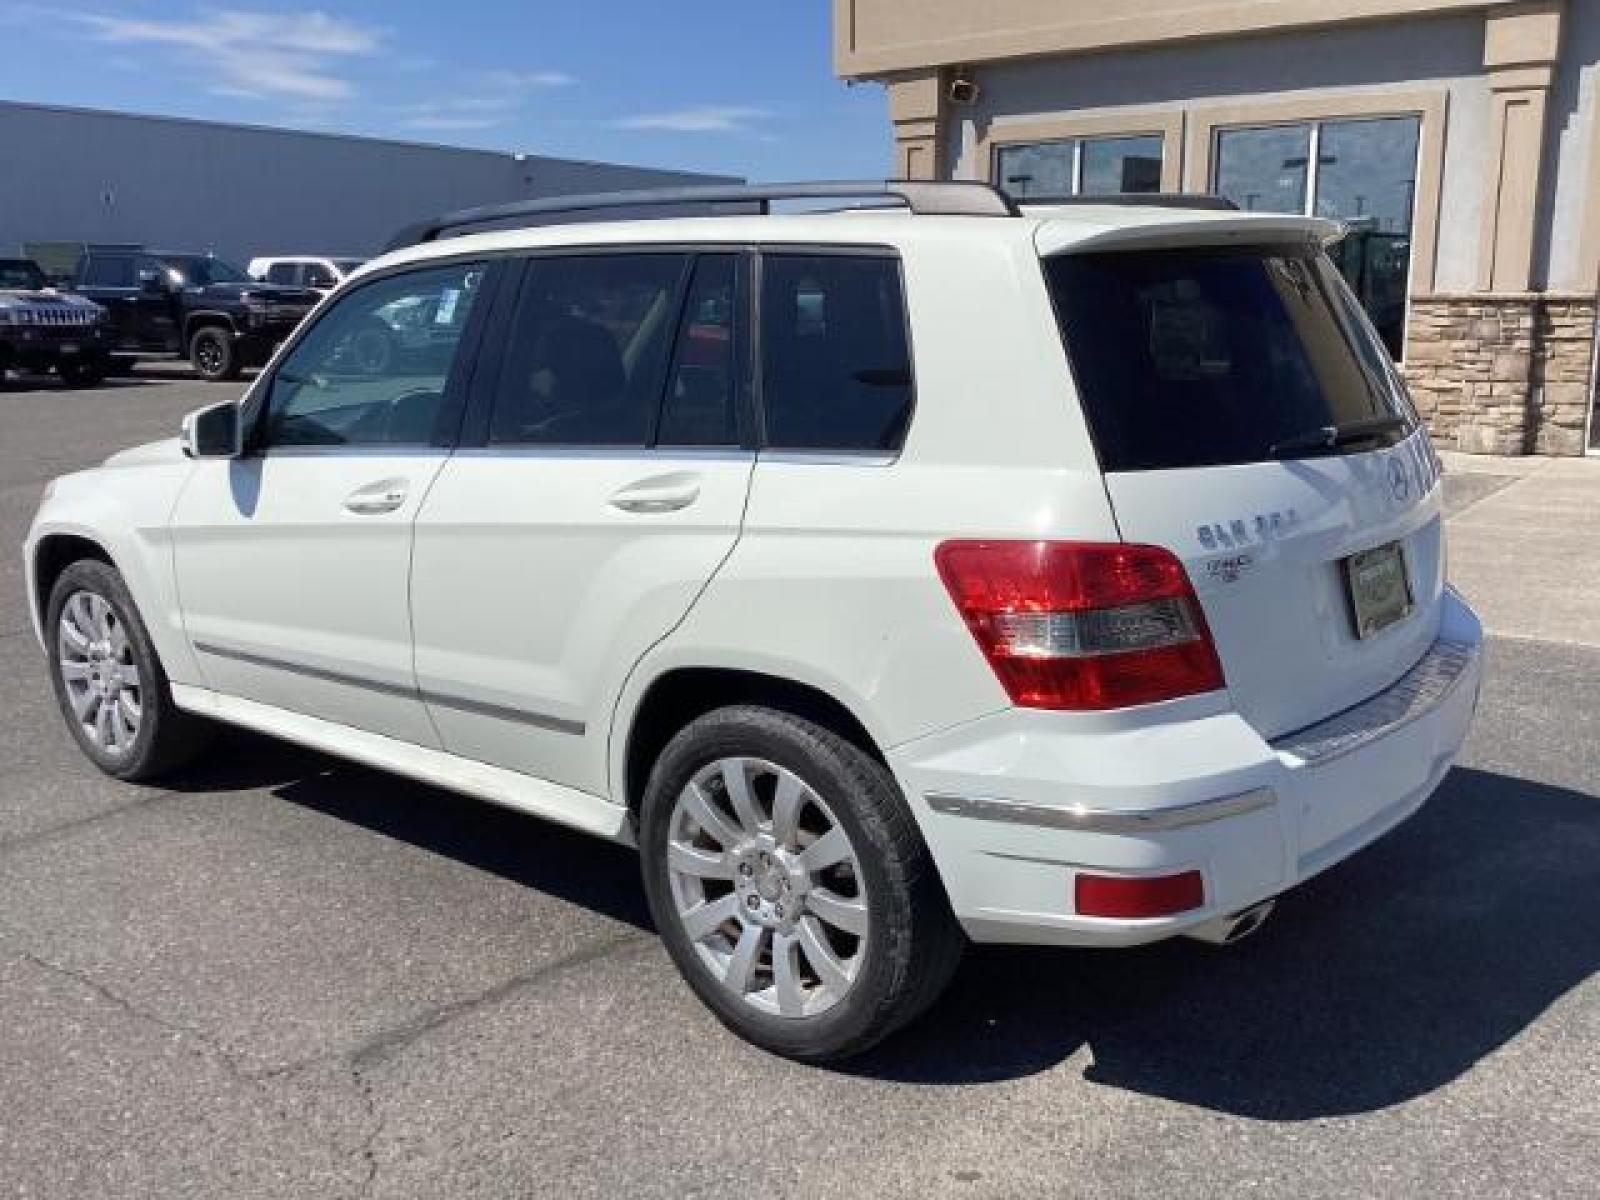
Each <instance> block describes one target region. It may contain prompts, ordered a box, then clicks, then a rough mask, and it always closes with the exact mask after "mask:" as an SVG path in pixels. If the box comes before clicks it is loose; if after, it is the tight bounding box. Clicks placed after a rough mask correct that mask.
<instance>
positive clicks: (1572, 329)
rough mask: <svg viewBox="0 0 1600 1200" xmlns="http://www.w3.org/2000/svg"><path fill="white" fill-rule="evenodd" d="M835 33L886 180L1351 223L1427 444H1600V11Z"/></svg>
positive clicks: (1459, 8) (1205, 1)
mask: <svg viewBox="0 0 1600 1200" xmlns="http://www.w3.org/2000/svg"><path fill="white" fill-rule="evenodd" d="M834 26H835V27H834V50H835V64H836V67H837V69H838V71H839V73H840V74H841V75H842V76H845V77H846V78H850V79H856V80H876V81H880V82H882V83H883V84H885V85H886V87H887V89H888V94H889V109H890V117H891V120H892V122H893V126H894V153H895V162H896V166H897V170H898V172H899V173H901V174H904V175H907V176H911V177H915V178H957V179H988V180H991V181H993V182H995V183H997V184H999V185H1000V186H1001V187H1004V188H1006V189H1007V190H1008V191H1010V192H1012V193H1013V194H1015V195H1017V196H1019V197H1022V198H1026V197H1029V196H1032V197H1036V198H1042V197H1047V196H1056V195H1071V194H1079V195H1082V194H1091V193H1094V192H1096V191H1157V190H1173V191H1175V190H1184V191H1216V192H1221V193H1223V194H1225V195H1227V196H1229V197H1230V198H1231V199H1233V200H1234V201H1235V202H1236V203H1237V204H1238V205H1239V206H1240V207H1241V208H1250V209H1259V210H1268V211H1292V212H1314V213H1320V214H1323V215H1328V216H1336V217H1341V218H1344V219H1346V220H1347V221H1349V222H1350V224H1351V230H1352V233H1351V236H1350V237H1349V238H1347V239H1346V241H1345V243H1344V244H1343V245H1342V246H1341V247H1339V249H1338V251H1337V257H1338V259H1339V262H1340V266H1341V267H1342V268H1343V269H1344V271H1345V274H1346V276H1347V277H1348V278H1349V279H1350V280H1351V282H1352V285H1353V286H1355V288H1356V290H1357V292H1358V293H1359V294H1360V295H1361V297H1362V299H1363V302H1364V303H1366V305H1367V307H1368V310H1369V312H1371V314H1372V316H1373V318H1374V321H1375V322H1376V324H1377V325H1378V327H1379V329H1380V331H1381V332H1383V334H1384V337H1385V340H1386V341H1387V342H1388V343H1389V345H1390V347H1391V349H1392V350H1393V352H1394V353H1395V354H1396V356H1397V357H1398V358H1400V359H1401V360H1402V362H1403V363H1404V369H1405V374H1406V376H1407V378H1408V379H1409V381H1410V383H1411V388H1412V393H1413V395H1414V396H1415V397H1416V400H1417V403H1418V406H1419V407H1420V408H1422V409H1423V411H1424V413H1425V415H1426V416H1427V417H1428V419H1429V421H1430V424H1431V426H1432V428H1433V431H1434V434H1435V436H1436V437H1437V439H1438V440H1439V442H1440V443H1441V444H1442V445H1446V446H1453V447H1458V448H1460V449H1463V450H1471V451H1480V452H1497V453H1512V454H1516V453H1548V454H1580V453H1583V452H1584V450H1585V449H1586V448H1588V447H1591V446H1595V447H1600V420H1597V419H1596V417H1595V414H1594V369H1593V368H1594V358H1595V318H1596V290H1597V281H1600V115H1597V105H1600V96H1597V94H1596V89H1597V86H1600V0H1535V2H1533V3H1487V2H1485V0H1434V2H1433V3H1423V2H1420V0H1137V2H1132V0H1124V2H1122V3H1117V2H1116V0H1110V2H1107V0H984V2H982V3H978V2H975V0H834Z"/></svg>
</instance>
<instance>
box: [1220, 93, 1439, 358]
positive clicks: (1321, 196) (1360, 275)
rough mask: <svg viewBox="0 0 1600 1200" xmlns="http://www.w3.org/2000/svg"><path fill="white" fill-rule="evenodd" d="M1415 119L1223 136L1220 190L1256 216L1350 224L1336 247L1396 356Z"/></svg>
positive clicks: (1402, 317)
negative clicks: (1285, 215)
mask: <svg viewBox="0 0 1600 1200" xmlns="http://www.w3.org/2000/svg"><path fill="white" fill-rule="evenodd" d="M1420 134H1421V122H1420V121H1419V120H1418V118H1416V117H1377V118H1371V119H1358V120H1348V121H1307V122H1303V123H1300V124H1295V125H1273V126H1265V127H1261V128H1246V129H1224V130H1221V131H1219V132H1218V134H1217V155H1216V164H1217V165H1216V180H1215V186H1216V189H1217V191H1218V192H1220V193H1221V194H1222V195H1224V196H1227V197H1228V198H1229V199H1230V200H1232V201H1233V202H1234V203H1235V204H1237V205H1238V206H1239V207H1240V208H1242V209H1245V210H1247V211H1253V212H1289V213H1307V214H1313V213H1314V214H1315V215H1317V216H1322V217H1334V218H1337V219H1339V220H1342V221H1345V222H1347V223H1348V225H1349V227H1350V232H1349V236H1347V237H1346V238H1345V239H1344V240H1343V241H1342V242H1340V243H1339V244H1338V245H1337V246H1335V247H1333V249H1332V252H1331V253H1332V257H1333V260H1334V262H1336V263H1337V264H1338V265H1339V269H1340V271H1342V272H1343V273H1344V276H1345V278H1346V279H1348V280H1349V281H1350V286H1351V287H1352V288H1353V289H1354V290H1355V293H1356V295H1357V296H1358V297H1360V299H1361V303H1362V305H1363V306H1364V307H1365V308H1366V310H1367V313H1368V315H1369V316H1370V317H1371V318H1372V322H1373V324H1374V325H1376V326H1377V328H1378V332H1379V333H1380V334H1381V335H1382V337H1383V341H1384V344H1385V345H1386V346H1387V347H1388V348H1389V352H1390V353H1391V354H1393V355H1394V356H1395V358H1399V357H1400V354H1401V350H1402V349H1403V346H1404V342H1405V323H1406V291H1407V285H1408V283H1409V280H1410V274H1411V220H1412V208H1413V204H1414V199H1415V192H1416V182H1417V146H1418V141H1419V137H1420Z"/></svg>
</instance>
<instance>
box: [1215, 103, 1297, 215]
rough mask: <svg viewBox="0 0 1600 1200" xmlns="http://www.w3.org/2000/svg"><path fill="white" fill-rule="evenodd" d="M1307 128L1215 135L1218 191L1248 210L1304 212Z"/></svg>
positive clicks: (1277, 127) (1230, 131) (1281, 127)
mask: <svg viewBox="0 0 1600 1200" xmlns="http://www.w3.org/2000/svg"><path fill="white" fill-rule="evenodd" d="M1310 161H1311V127H1310V126H1309V125H1275V126H1268V127H1266V128H1262V129H1224V130H1223V131H1222V132H1220V133H1218V134H1217V167H1216V188H1217V192H1218V194H1220V195H1223V196H1226V197H1227V198H1228V199H1229V200H1232V201H1233V202H1234V203H1235V204H1237V205H1238V206H1239V207H1240V208H1242V209H1244V210H1245V211H1246V212H1280V213H1303V212H1305V211H1306V183H1307V180H1308V179H1309V178H1310V172H1309V170H1308V169H1307V168H1308V164H1309V163H1310Z"/></svg>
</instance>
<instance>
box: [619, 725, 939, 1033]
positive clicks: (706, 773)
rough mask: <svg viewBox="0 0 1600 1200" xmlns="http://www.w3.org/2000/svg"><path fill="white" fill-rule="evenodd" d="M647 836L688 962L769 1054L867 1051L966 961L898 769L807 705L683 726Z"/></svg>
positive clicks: (693, 977)
mask: <svg viewBox="0 0 1600 1200" xmlns="http://www.w3.org/2000/svg"><path fill="white" fill-rule="evenodd" d="M639 841H640V850H641V858H642V867H643V871H644V882H645V891H646V893H647V895H648V897H649V901H650V910H651V914H652V915H653V916H654V918H655V922H656V927H657V928H658V929H660V931H661V936H662V939H663V941H664V942H665V943H666V947H667V951H668V953H670V954H671V956H672V959H673V962H674V963H675V964H676V965H677V967H678V970H679V971H680V972H682V974H683V976H684V978H685V979H686V980H687V982H688V983H689V986H690V987H691V988H693V989H694V991H695V993H696V994H697V995H698V996H699V997H700V999H701V1000H702V1001H703V1002H704V1003H705V1004H706V1005H707V1006H708V1007H709V1008H710V1009H711V1010H712V1011H713V1012H714V1013H715V1014H716V1015H717V1017H718V1018H719V1019H720V1020H721V1021H722V1022H723V1024H725V1025H727V1026H728V1028H730V1029H731V1030H733V1031H734V1032H735V1033H737V1034H738V1035H739V1036H740V1037H743V1038H745V1039H746V1040H748V1041H750V1042H753V1043H755V1044H756V1045H758V1046H761V1047H763V1048H765V1049H767V1050H770V1051H773V1052H774V1053H777V1054H781V1055H784V1056H786V1057H790V1058H797V1059H802V1060H807V1061H814V1062H821V1061H829V1060H836V1059H842V1058H847V1057H850V1056H851V1055H855V1054H859V1053H861V1052H862V1051H864V1050H867V1049H868V1048H870V1047H871V1046H873V1045H875V1044H876V1043H877V1042H879V1041H880V1040H881V1039H883V1038H884V1037H887V1036H888V1035H889V1034H891V1033H893V1032H894V1031H895V1030H897V1029H899V1028H900V1027H902V1026H903V1025H905V1024H907V1023H908V1022H910V1021H911V1020H913V1019H914V1018H915V1017H917V1016H918V1015H920V1014H921V1013H922V1012H923V1010H925V1009H926V1008H927V1007H928V1006H929V1005H930V1004H932V1003H933V1001H934V1000H935V999H936V998H937V997H938V995H939V993H940V992H941V991H942V990H943V989H944V986H945V984H946V983H948V982H949V979H950V976H951V975H952V974H953V973H954V971H955V968H956V965H957V964H958V962H959V961H960V957H961V952H962V949H963V946H964V938H963V936H962V933H961V931H960V928H959V926H957V924H956V922H955V919H954V917H953V916H952V915H951V913H950V907H949V902H948V900H947V899H946V897H945V894H944V889H943V887H942V886H941V884H940V882H939V879H938V876H937V873H936V872H935V869H934V866H933V862H932V860H931V858H930V857H929V855H928V850H927V847H926V845H925V844H924V843H923V840H922V836H921V833H920V832H919V830H918V829H917V826H916V822H915V821H914V820H913V819H912V816H911V812H910V810H909V808H908V807H907V805H906V802H905V799H904V798H903V797H902V795H901V794H900V789H899V787H898V785H897V784H896V783H895V780H894V777H893V776H892V775H891V774H890V773H889V771H888V769H887V768H886V767H885V766H884V765H883V764H882V763H881V762H879V761H878V760H877V759H876V758H874V757H872V756H871V755H870V754H868V753H867V752H865V751H864V750H862V749H861V748H860V747H858V746H856V745H855V744H854V743H852V742H850V741H847V740H846V739H844V738H842V737H840V736H839V735H837V734H835V733H833V732H832V731H831V730H828V729H825V728H823V727H822V726H819V725H816V724H814V723H813V722H811V721H807V720H804V719H803V718H800V717H797V716H794V715H792V714H789V713H784V712H778V711H775V710H772V709H767V708H761V707H756V706H745V705H741V706H736V707H729V708H722V709H718V710H716V711H714V712H712V713H709V714H707V715H706V716H703V717H701V718H699V719H698V720H696V721H694V722H692V723H691V724H689V725H688V726H686V727H685V728H684V729H683V730H681V731H680V732H679V733H678V734H677V735H676V736H675V737H674V738H673V739H672V741H671V742H669V743H668V745H667V747H666V749H665V750H664V751H662V753H661V756H660V758H659V759H658V760H657V762H656V764H655V767H654V769H653V770H652V771H651V773H650V780H649V783H648V784H647V786H646V790H645V795H644V800H643V805H642V810H641V820H640V838H639Z"/></svg>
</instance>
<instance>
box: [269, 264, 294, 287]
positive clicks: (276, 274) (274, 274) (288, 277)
mask: <svg viewBox="0 0 1600 1200" xmlns="http://www.w3.org/2000/svg"><path fill="white" fill-rule="evenodd" d="M267 282H268V283H284V284H294V283H299V282H300V268H299V266H298V265H297V264H295V263H273V264H272V266H270V267H268V268H267Z"/></svg>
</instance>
